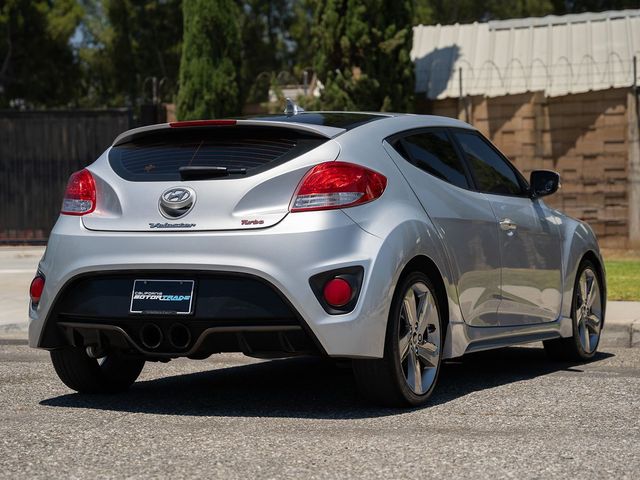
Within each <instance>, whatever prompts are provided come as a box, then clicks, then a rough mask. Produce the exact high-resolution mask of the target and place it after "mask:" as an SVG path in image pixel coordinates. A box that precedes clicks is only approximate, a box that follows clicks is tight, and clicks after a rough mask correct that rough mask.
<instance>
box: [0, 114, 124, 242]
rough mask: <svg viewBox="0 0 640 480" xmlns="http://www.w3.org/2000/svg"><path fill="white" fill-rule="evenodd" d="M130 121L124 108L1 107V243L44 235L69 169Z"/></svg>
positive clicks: (77, 166)
mask: <svg viewBox="0 0 640 480" xmlns="http://www.w3.org/2000/svg"><path fill="white" fill-rule="evenodd" d="M131 124H132V116H131V111H130V110H128V109H111V110H56V111H27V112H21V111H7V110H0V243H19V242H32V243H38V242H44V241H46V238H47V236H48V234H49V231H50V230H51V227H52V226H53V224H54V222H55V220H56V218H57V216H58V213H59V211H60V204H61V202H62V194H63V192H64V188H65V186H66V182H67V179H68V178H69V175H70V174H71V173H72V172H74V171H76V170H79V169H81V168H83V167H84V166H86V165H88V164H89V163H91V162H93V161H94V160H95V159H96V158H97V157H98V156H99V155H100V154H101V153H102V152H103V151H104V150H105V149H106V148H107V147H108V146H109V145H110V144H111V142H112V141H113V139H114V138H115V137H116V136H117V135H118V134H119V133H121V132H122V131H124V130H127V129H128V128H130V126H131Z"/></svg>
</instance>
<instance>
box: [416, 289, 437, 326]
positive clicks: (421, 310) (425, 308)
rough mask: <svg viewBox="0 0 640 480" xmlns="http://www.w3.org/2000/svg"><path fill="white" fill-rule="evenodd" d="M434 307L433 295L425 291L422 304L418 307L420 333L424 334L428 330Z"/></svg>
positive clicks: (421, 300)
mask: <svg viewBox="0 0 640 480" xmlns="http://www.w3.org/2000/svg"><path fill="white" fill-rule="evenodd" d="M434 308H435V307H434V305H433V297H432V296H431V294H430V293H429V292H427V293H425V294H424V296H423V297H422V298H421V299H420V306H419V307H418V331H417V333H418V335H424V333H425V332H426V331H427V327H428V326H429V324H430V323H431V321H430V320H431V316H432V315H433V310H434Z"/></svg>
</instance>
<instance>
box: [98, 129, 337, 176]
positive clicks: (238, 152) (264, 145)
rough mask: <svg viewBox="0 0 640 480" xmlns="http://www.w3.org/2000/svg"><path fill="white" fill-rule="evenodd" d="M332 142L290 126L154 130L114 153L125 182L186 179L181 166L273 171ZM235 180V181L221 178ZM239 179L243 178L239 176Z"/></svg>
mask: <svg viewBox="0 0 640 480" xmlns="http://www.w3.org/2000/svg"><path fill="white" fill-rule="evenodd" d="M326 140H327V139H326V138H323V137H317V136H314V135H312V134H307V133H304V132H299V131H295V130H291V129H287V128H272V127H257V128H256V127H241V126H233V127H214V128H202V127H200V128H192V129H167V130H158V131H157V132H150V133H148V134H145V135H143V136H140V137H138V138H133V139H132V140H130V141H128V142H125V143H122V144H119V145H116V146H114V147H112V148H111V151H110V152H109V162H110V163H111V167H112V168H113V169H114V171H115V172H116V173H117V174H118V175H120V176H121V177H122V178H124V179H125V180H131V181H140V182H153V181H157V182H160V181H177V180H180V173H179V171H178V169H179V168H180V167H187V166H194V167H195V166H207V167H227V168H236V169H238V168H240V169H246V174H244V175H242V176H243V177H246V176H249V175H255V174H256V173H259V172H262V171H264V170H268V169H270V168H273V167H275V166H276V165H279V164H281V163H284V162H286V161H288V160H290V159H292V158H295V157H297V156H300V155H302V154H303V153H306V152H308V151H309V150H311V149H313V148H315V147H317V146H319V145H320V144H322V143H324V142H325V141H326ZM225 178H234V176H233V175H232V176H230V177H221V179H225ZM236 178H237V177H236Z"/></svg>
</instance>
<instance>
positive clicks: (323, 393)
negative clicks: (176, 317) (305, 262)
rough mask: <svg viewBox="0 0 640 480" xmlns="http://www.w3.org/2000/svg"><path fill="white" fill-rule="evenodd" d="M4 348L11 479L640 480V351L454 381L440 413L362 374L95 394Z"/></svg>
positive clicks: (194, 369) (6, 469) (470, 360)
mask: <svg viewBox="0 0 640 480" xmlns="http://www.w3.org/2000/svg"><path fill="white" fill-rule="evenodd" d="M20 343H21V340H2V341H0V478H12V479H13V478H59V477H64V478H114V477H115V478H124V477H126V478H157V477H175V478H183V477H191V478H224V479H236V478H237V479H247V478H251V479H268V478H285V479H289V478H291V479H307V478H308V479H314V478H331V479H333V478H369V479H377V478H385V479H396V478H410V479H417V478H473V479H483V478H491V479H495V478H518V479H529V478H570V479H574V478H615V479H623V478H628V479H637V478H640V415H639V412H640V349H637V348H635V349H634V348H619V349H606V350H604V351H603V352H602V353H600V354H599V355H598V356H597V358H596V359H595V360H594V361H592V362H590V363H588V364H584V365H581V364H566V363H553V362H551V361H549V360H547V358H546V357H545V355H544V352H543V350H542V349H541V348H539V347H538V346H534V347H518V348H509V349H505V350H500V351H494V352H485V353H480V354H475V355H470V356H468V357H465V358H464V359H463V360H462V361H461V362H453V363H448V364H446V365H445V366H444V368H443V371H442V375H441V378H440V384H439V386H438V388H437V390H436V392H435V393H434V396H433V397H432V402H431V404H430V406H428V407H426V408H422V409H417V410H389V409H381V408H377V407H373V406H371V405H368V404H367V403H365V402H364V401H363V400H362V399H361V398H360V397H359V396H358V394H357V392H356V390H355V388H354V383H353V379H352V375H351V371H350V369H348V368H337V367H335V366H333V365H332V364H329V363H327V362H323V361H320V360H313V359H294V360H276V361H267V362H261V361H255V360H251V359H248V358H246V357H243V356H241V355H236V354H233V355H218V356H213V357H211V358H210V359H208V360H204V361H188V360H176V361H172V362H170V363H168V364H158V363H155V364H147V365H146V366H145V369H144V371H143V374H142V376H141V379H140V381H139V382H137V383H136V384H135V385H134V387H133V388H132V389H131V390H130V391H129V392H127V393H124V394H119V395H80V394H76V393H73V392H71V391H70V390H69V389H67V388H66V387H65V386H64V385H62V384H61V383H60V382H59V381H58V379H57V378H56V376H55V373H54V371H53V368H52V367H51V365H50V363H49V358H48V354H47V353H46V352H42V351H36V350H30V349H28V348H27V347H26V346H25V345H22V344H20Z"/></svg>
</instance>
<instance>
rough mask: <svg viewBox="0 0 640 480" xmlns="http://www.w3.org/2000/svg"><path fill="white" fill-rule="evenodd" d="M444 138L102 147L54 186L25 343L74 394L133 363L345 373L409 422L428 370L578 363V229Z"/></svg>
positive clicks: (584, 293) (347, 131) (473, 146)
mask: <svg viewBox="0 0 640 480" xmlns="http://www.w3.org/2000/svg"><path fill="white" fill-rule="evenodd" d="M559 182H560V179H559V176H558V174H556V173H555V172H551V171H547V170H536V171H533V172H531V175H530V180H529V182H527V181H526V180H525V179H524V178H523V176H522V175H521V174H520V173H519V172H518V171H517V170H516V169H515V168H514V166H513V165H512V164H511V163H510V162H509V161H508V160H507V159H506V158H505V157H504V155H502V154H501V153H500V152H499V151H498V150H497V149H496V148H495V147H494V146H493V145H492V144H491V143H490V142H489V141H488V140H487V139H486V138H484V137H483V136H482V135H481V134H480V133H479V132H478V131H477V130H475V129H474V128H473V127H471V126H470V125H467V124H465V123H463V122H460V121H458V120H453V119H449V118H442V117H435V116H423V115H399V114H382V113H355V112H301V111H299V110H298V109H292V110H289V111H288V112H287V113H286V114H283V115H274V116H261V117H254V118H244V119H238V120H205V121H188V122H176V123H169V124H163V125H155V126H151V127H143V128H138V129H134V130H130V131H128V132H125V133H123V134H122V135H120V136H119V137H118V138H116V139H115V141H114V142H113V145H112V146H111V147H110V148H108V149H107V151H106V152H104V154H103V155H102V156H100V158H98V159H97V160H96V161H95V162H94V163H92V164H91V165H90V166H88V167H87V168H86V169H84V170H82V171H80V172H77V173H74V174H73V175H72V176H71V178H70V180H69V184H68V187H67V190H66V192H65V196H64V201H63V205H62V212H61V215H60V217H59V219H58V221H57V223H56V225H55V227H54V228H53V231H52V232H51V236H50V238H49V243H48V246H47V250H46V253H45V254H44V256H43V258H42V260H41V262H40V265H39V269H38V272H37V276H36V278H35V279H34V281H33V283H32V285H31V292H30V293H31V303H30V308H29V315H30V326H29V343H30V345H31V346H32V347H38V348H44V349H47V350H50V351H51V359H52V362H53V365H54V367H55V370H56V372H57V373H58V375H59V377H60V379H61V380H62V381H63V382H64V383H65V384H66V385H67V386H69V387H70V388H72V389H74V390H77V391H79V392H113V391H121V390H124V389H126V388H128V387H129V386H130V385H131V384H132V383H133V382H134V381H135V380H136V378H137V377H138V375H139V374H140V372H141V370H142V368H143V365H144V363H145V362H147V361H162V362H165V361H168V360H170V359H173V358H177V357H188V358H191V359H203V358H206V357H208V356H210V355H211V354H213V353H219V352H242V353H244V354H246V355H249V356H252V357H259V358H276V357H287V356H295V355H309V354H315V355H322V356H326V357H331V358H335V359H350V360H351V363H352V365H353V370H354V373H355V378H356V381H357V383H358V386H359V387H360V389H361V391H362V392H363V393H364V394H365V395H366V396H367V397H368V398H370V399H372V400H373V401H375V402H378V403H382V404H385V405H395V406H402V405H404V406H415V405H422V404H423V403H425V402H426V401H427V399H428V398H429V396H430V395H431V393H432V392H433V389H434V387H435V385H436V382H437V379H438V373H439V371H440V366H441V363H442V361H443V360H446V359H450V358H455V357H460V356H462V355H464V354H466V353H469V352H476V351H479V350H488V349H493V348H499V347H504V346H507V345H514V344H522V343H528V342H536V341H543V342H544V347H545V349H546V351H547V352H548V353H549V354H550V356H552V357H553V358H558V359H572V360H578V361H581V360H588V359H590V358H591V357H593V356H594V354H595V352H596V348H597V346H598V341H599V339H600V332H601V329H602V326H603V322H604V314H605V301H606V286H605V273H604V268H603V262H602V258H601V256H600V252H599V248H598V243H597V241H596V237H595V235H594V233H593V231H592V230H591V228H589V226H588V225H587V224H586V223H583V222H581V221H578V220H575V219H573V218H571V217H568V216H566V215H564V214H562V213H560V212H558V211H557V210H555V209H553V208H550V207H548V206H547V205H546V204H545V203H544V201H543V200H542V197H544V196H545V195H550V194H553V193H554V192H555V191H556V190H557V189H558V187H559Z"/></svg>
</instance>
